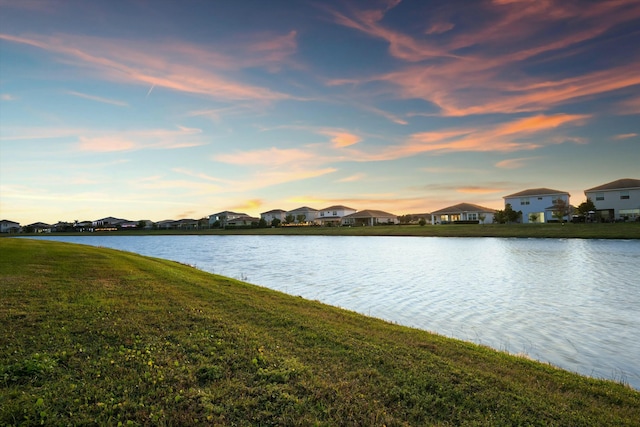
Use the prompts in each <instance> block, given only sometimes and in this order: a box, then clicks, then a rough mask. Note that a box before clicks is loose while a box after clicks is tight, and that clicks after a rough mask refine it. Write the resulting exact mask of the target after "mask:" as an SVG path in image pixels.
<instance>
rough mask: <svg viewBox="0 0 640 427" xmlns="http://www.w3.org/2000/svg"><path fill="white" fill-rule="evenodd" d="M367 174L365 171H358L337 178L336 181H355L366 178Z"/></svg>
mask: <svg viewBox="0 0 640 427" xmlns="http://www.w3.org/2000/svg"><path fill="white" fill-rule="evenodd" d="M366 176H367V175H366V174H364V173H356V174H353V175H349V176H347V177H344V178H341V179H338V180H336V181H335V182H355V181H362V180H363V179H365V178H366Z"/></svg>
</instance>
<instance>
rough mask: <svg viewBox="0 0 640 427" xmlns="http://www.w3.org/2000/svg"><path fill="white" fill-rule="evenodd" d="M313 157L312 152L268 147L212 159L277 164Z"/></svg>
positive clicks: (222, 155) (246, 164)
mask: <svg viewBox="0 0 640 427" xmlns="http://www.w3.org/2000/svg"><path fill="white" fill-rule="evenodd" d="M313 159H315V156H314V154H313V153H311V152H309V151H303V150H299V149H295V148H294V149H280V148H275V147H272V148H269V149H266V150H253V151H241V152H236V153H226V154H218V155H216V156H214V160H216V161H218V162H222V163H229V164H232V165H243V166H249V165H267V166H277V165H285V164H292V163H299V162H301V161H309V160H313Z"/></svg>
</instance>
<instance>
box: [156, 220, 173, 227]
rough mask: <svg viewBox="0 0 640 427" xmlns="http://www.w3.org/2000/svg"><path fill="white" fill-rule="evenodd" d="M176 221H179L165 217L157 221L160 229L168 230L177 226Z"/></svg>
mask: <svg viewBox="0 0 640 427" xmlns="http://www.w3.org/2000/svg"><path fill="white" fill-rule="evenodd" d="M176 222H177V221H176V220H174V219H164V220H162V221H158V222H156V227H158V228H159V229H160V230H168V229H172V228H175V225H176Z"/></svg>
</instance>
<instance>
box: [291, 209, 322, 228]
mask: <svg viewBox="0 0 640 427" xmlns="http://www.w3.org/2000/svg"><path fill="white" fill-rule="evenodd" d="M288 216H291V217H292V218H293V222H294V223H295V224H315V223H317V219H318V210H317V209H313V208H310V207H308V206H302V207H299V208H297V209H294V210H292V211H288V212H287V214H286V215H285V217H288Z"/></svg>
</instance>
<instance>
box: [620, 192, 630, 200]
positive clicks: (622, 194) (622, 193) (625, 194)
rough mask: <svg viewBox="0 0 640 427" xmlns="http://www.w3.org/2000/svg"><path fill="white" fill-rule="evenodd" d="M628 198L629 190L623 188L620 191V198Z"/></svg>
mask: <svg viewBox="0 0 640 427" xmlns="http://www.w3.org/2000/svg"><path fill="white" fill-rule="evenodd" d="M628 198H629V190H623V191H621V192H620V200H627V199H628Z"/></svg>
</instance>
